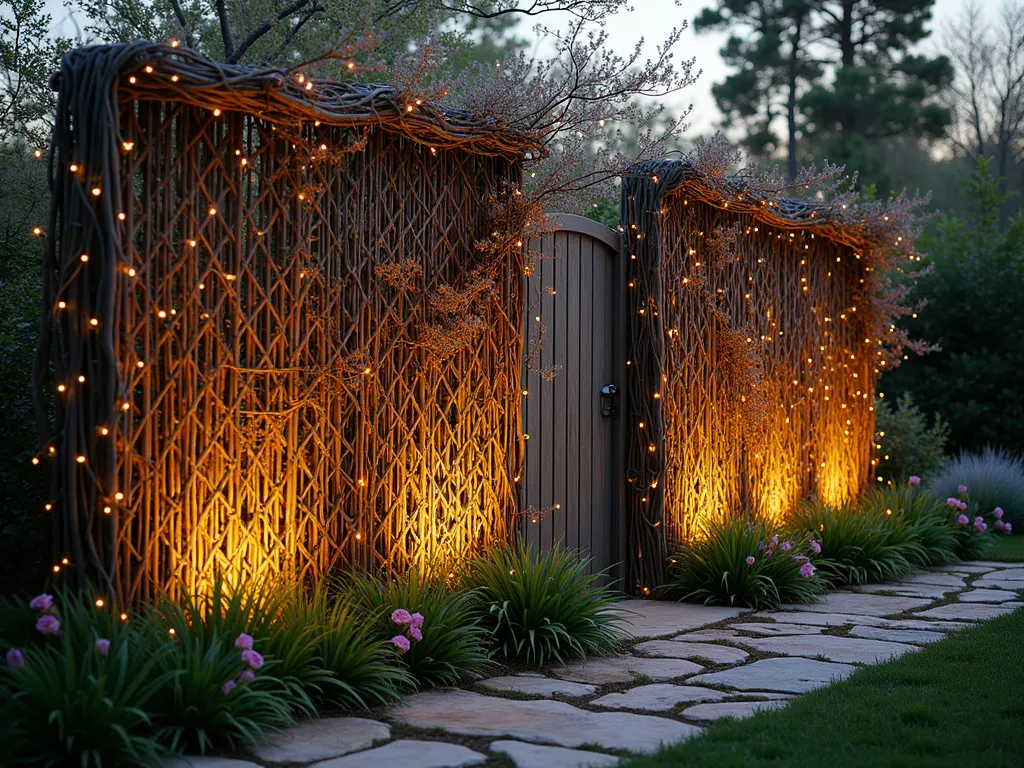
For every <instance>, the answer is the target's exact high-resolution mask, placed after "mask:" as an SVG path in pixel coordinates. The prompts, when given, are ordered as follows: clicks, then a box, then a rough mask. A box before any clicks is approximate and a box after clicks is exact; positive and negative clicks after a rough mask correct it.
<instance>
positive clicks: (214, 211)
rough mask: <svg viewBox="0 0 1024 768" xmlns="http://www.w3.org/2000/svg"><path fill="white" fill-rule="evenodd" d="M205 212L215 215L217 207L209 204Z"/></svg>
mask: <svg viewBox="0 0 1024 768" xmlns="http://www.w3.org/2000/svg"><path fill="white" fill-rule="evenodd" d="M207 213H209V214H210V215H211V216H216V215H217V209H216V208H214V207H213V206H212V205H211V206H210V210H208V211H207Z"/></svg>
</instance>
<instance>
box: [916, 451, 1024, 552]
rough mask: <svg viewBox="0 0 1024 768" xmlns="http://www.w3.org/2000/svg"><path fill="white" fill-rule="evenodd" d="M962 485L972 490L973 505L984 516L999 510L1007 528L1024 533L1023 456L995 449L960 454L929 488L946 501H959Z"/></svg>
mask: <svg viewBox="0 0 1024 768" xmlns="http://www.w3.org/2000/svg"><path fill="white" fill-rule="evenodd" d="M961 485H963V486H966V487H968V488H970V489H971V490H970V493H971V498H970V500H971V503H972V504H973V505H974V507H975V508H976V509H978V510H980V511H981V512H980V514H989V513H991V512H992V511H994V510H995V509H996V507H999V508H1000V509H1002V510H1003V517H1002V520H1003V521H1004V525H1005V524H1009V525H1010V526H1011V531H1012V530H1013V529H1014V528H1016V529H1017V530H1018V531H1024V460H1022V459H1021V458H1020V457H1019V456H1017V455H1015V454H1012V453H1010V452H1008V451H1004V450H1001V449H998V448H992V447H988V448H985V450H984V451H982V452H981V453H980V454H978V453H966V452H964V453H960V454H958V455H957V456H954V457H953V458H951V459H949V460H948V461H947V462H946V463H945V464H944V465H943V467H942V469H941V470H940V471H939V472H938V473H936V475H935V476H934V477H933V478H932V480H931V482H929V483H928V488H929V490H931V492H932V493H933V494H934V495H935V497H936V498H938V499H939V500H940V501H943V500H945V499H947V498H959V495H960V492H959V487H960V486H961ZM1002 532H1004V533H1006V531H1002Z"/></svg>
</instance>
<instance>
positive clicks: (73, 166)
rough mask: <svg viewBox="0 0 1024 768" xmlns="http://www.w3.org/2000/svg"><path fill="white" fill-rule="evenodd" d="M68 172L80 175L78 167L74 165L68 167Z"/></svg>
mask: <svg viewBox="0 0 1024 768" xmlns="http://www.w3.org/2000/svg"><path fill="white" fill-rule="evenodd" d="M68 170H69V171H71V172H72V173H78V166H77V165H75V164H74V163H72V164H71V165H70V166H68Z"/></svg>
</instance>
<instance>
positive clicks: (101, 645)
mask: <svg viewBox="0 0 1024 768" xmlns="http://www.w3.org/2000/svg"><path fill="white" fill-rule="evenodd" d="M96 653H98V654H99V655H100V656H106V655H107V654H108V653H110V641H109V640H107V638H105V637H101V638H100V639H99V640H97V641H96Z"/></svg>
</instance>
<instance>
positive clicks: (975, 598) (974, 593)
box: [960, 589, 1017, 603]
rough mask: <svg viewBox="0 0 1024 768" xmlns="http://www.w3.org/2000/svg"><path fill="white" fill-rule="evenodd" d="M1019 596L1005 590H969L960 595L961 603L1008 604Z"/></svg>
mask: <svg viewBox="0 0 1024 768" xmlns="http://www.w3.org/2000/svg"><path fill="white" fill-rule="evenodd" d="M1016 599H1017V595H1015V594H1013V592H1009V591H1007V590H1005V589H969V590H967V591H966V592H961V593H960V602H961V603H1008V602H1010V601H1011V600H1016Z"/></svg>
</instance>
